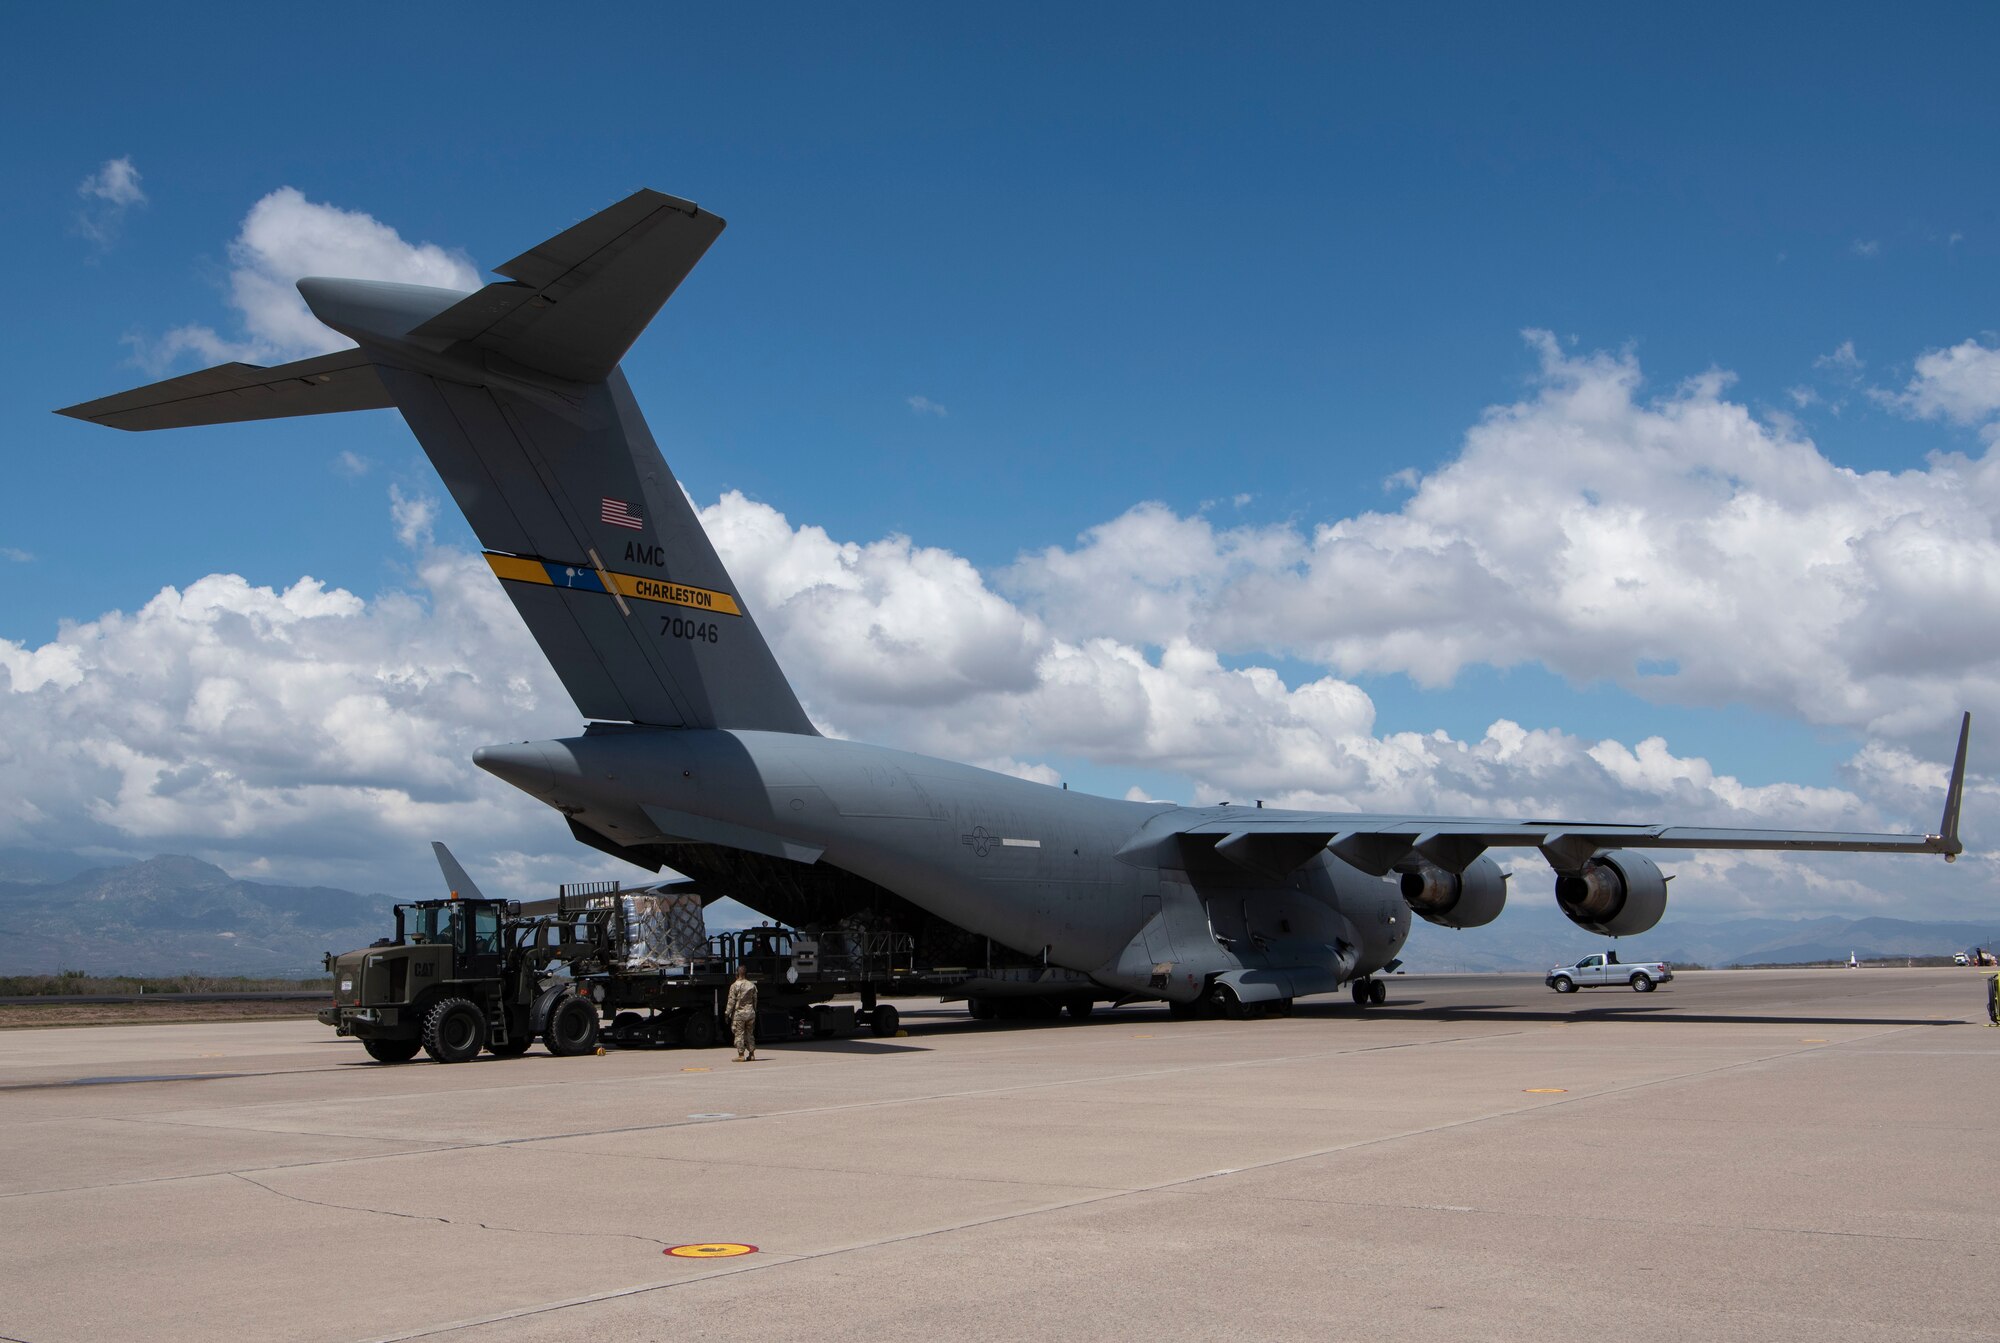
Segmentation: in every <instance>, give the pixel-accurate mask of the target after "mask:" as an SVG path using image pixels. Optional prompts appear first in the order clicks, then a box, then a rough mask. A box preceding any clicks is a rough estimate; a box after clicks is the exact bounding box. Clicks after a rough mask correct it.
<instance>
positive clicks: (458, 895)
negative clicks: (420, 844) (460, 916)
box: [431, 840, 486, 900]
mask: <svg viewBox="0 0 2000 1343" xmlns="http://www.w3.org/2000/svg"><path fill="white" fill-rule="evenodd" d="M431 851H432V852H433V853H435V854H437V860H438V866H439V867H440V868H442V869H444V884H445V885H446V887H448V888H449V889H450V891H451V897H452V899H454V900H484V899H485V898H486V897H485V896H484V895H482V894H481V893H480V890H479V887H478V885H477V884H475V883H474V882H473V880H472V878H471V877H469V876H467V875H466V872H465V869H464V868H462V867H460V866H459V865H458V859H456V858H454V857H452V856H451V850H450V849H447V848H446V847H445V846H444V845H442V844H440V843H439V842H438V841H436V840H432V841H431Z"/></svg>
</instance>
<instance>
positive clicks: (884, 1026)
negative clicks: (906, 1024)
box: [868, 1003, 902, 1039]
mask: <svg viewBox="0 0 2000 1343" xmlns="http://www.w3.org/2000/svg"><path fill="white" fill-rule="evenodd" d="M901 1023H902V1016H901V1014H900V1013H898V1012H897V1011H896V1009H895V1008H893V1007H891V1006H890V1005H889V1004H888V1003H883V1004H882V1005H881V1006H879V1007H877V1008H876V1009H875V1010H874V1011H873V1012H871V1013H869V1015H868V1029H869V1030H871V1031H873V1032H875V1034H876V1035H878V1036H880V1037H882V1038H884V1039H887V1038H889V1037H891V1036H893V1035H895V1033H896V1028H897V1026H899V1025H900V1024H901Z"/></svg>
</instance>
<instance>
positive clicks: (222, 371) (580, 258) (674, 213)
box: [62, 191, 815, 734]
mask: <svg viewBox="0 0 2000 1343" xmlns="http://www.w3.org/2000/svg"><path fill="white" fill-rule="evenodd" d="M722 229H723V221H722V220H720V219H718V218H716V217H715V216H714V215H712V214H708V213H706V212H704V211H702V210H700V209H699V208H697V207H696V206H694V205H692V204H691V203H689V202H687V201H683V200H679V199H677V198H675V197H672V196H666V195H662V194H661V193H659V192H656V191H641V192H638V193H636V194H634V195H632V196H630V197H627V198H626V199H625V200H623V201H620V202H619V203H618V204H616V205H613V206H612V207H610V208H609V209H607V210H604V211H601V212H599V213H598V214H596V215H593V216H591V217H590V218H589V219H586V220H584V221H583V222H582V223H580V224H577V225H575V226H573V227H571V228H569V229H567V230H565V231H563V232H562V233H559V234H557V235H556V236H555V237H553V238H551V239H549V240H548V241H547V242H545V243H542V244H541V245H540V246H538V247H534V248H531V249H530V250H528V251H527V252H524V253H522V254H521V255H520V256H518V257H516V258H514V259H513V260H512V261H509V262H508V263H507V264H506V266H504V267H502V268H501V273H502V274H506V275H509V276H511V277H512V278H511V279H510V280H509V281H508V282H507V283H503V284H493V285H488V286H486V288H484V289H482V290H480V291H478V292H477V293H474V294H470V295H467V294H462V293H459V292H457V291H455V290H445V289H430V288H424V287H419V286H415V285H402V284H386V283H380V282H373V281H365V280H332V279H316V278H313V279H305V280H301V281H299V292H300V294H301V295H303V296H304V298H305V300H306V303H307V305H308V306H309V307H311V309H312V310H313V313H314V315H315V316H317V317H318V318H319V319H320V320H321V321H322V322H324V323H326V325H327V326H329V327H331V328H333V329H334V330H336V331H338V332H340V333H341V334H343V335H345V336H348V337H350V338H351V339H353V340H354V341H356V342H357V343H358V346H359V348H357V349H353V350H345V351H340V352H338V353H335V354H329V355H322V356H319V357H318V358H316V359H307V360H301V361H299V362H298V363H295V364H286V365H282V366H280V367H277V368H271V369H258V368H253V367H251V366H249V365H243V364H230V365H223V366H222V367H221V368H215V369H208V370H205V371H203V372H201V373H194V374H189V375H187V376H186V377H183V378H175V379H171V380H169V381H167V382H163V383H156V384H154V385H153V386H151V387H142V388H139V389H137V390H135V391H132V392H126V393H121V394H120V395H118V396H112V397H105V398H103V399H101V400H98V401H92V402H88V403H86V404H84V405H81V406H72V407H70V408H69V409H68V410H66V411H64V412H62V413H63V414H67V415H72V416H75V417H76V418H78V419H87V420H92V421H95V422H98V423H102V424H110V425H114V426H116V427H118V428H124V429H159V428H170V427H174V426H180V425H192V424H216V423H223V422H227V421H232V420H241V419H264V418H271V417H275V416H283V415H305V414H316V413H319V412H321V411H327V410H362V409H373V408H376V407H384V406H394V407H395V408H396V409H397V410H399V411H401V412H402V414H403V418H404V420H406V421H407V422H408V424H409V426H410V429H411V432H413V433H414V434H415V435H416V437H417V441H418V442H420V443H421V444H422V445H423V448H424V451H425V453H426V454H428V455H429V457H430V459H431V463H432V465H434V466H435V467H436V468H437V471H438V474H439V476H441V477H442V478H443V480H444V483H445V487H446V488H447V489H448V490H450V491H451V495H452V498H453V499H454V500H455V501H456V502H457V504H458V506H459V508H460V509H461V510H462V511H463V512H464V514H465V516H466V519H467V521H469V522H470V523H471V524H472V530H473V532H474V533H475V534H476V535H477V536H478V538H479V541H480V544H481V545H482V546H483V547H484V548H485V550H486V560H487V563H488V565H489V566H490V568H491V569H492V571H493V574H494V576H495V577H496V578H498V579H499V580H500V583H501V586H502V587H503V588H504V589H505V590H506V592H507V594H508V596H509V597H511V598H512V599H513V602H514V605H515V607H516V609H517V610H519V611H520V613H521V616H522V619H523V620H525V621H526V622H527V625H528V629H529V631H530V632H531V633H532V634H533V635H534V636H535V640H536V642H537V643H539V644H540V645H541V649H542V652H543V653H544V654H545V655H546V656H547V657H548V659H549V661H550V663H551V664H552V665H553V666H554V668H555V670H556V674H557V675H558V676H559V677H561V678H562V682H563V686H564V688H565V689H567V690H568V691H569V693H570V697H571V698H572V699H574V700H575V701H576V705H577V708H578V709H579V710H580V711H581V712H582V713H583V715H584V716H585V717H586V718H595V719H603V720H607V721H612V722H631V723H642V724H648V725H658V726H665V727H703V728H715V727H720V728H755V729H763V730H768V731H775V732H793V733H802V734H815V729H814V728H813V726H812V722H811V720H810V719H808V718H807V717H806V713H805V710H804V708H803V707H801V705H800V704H799V701H798V696H797V695H796V694H795V693H794V692H793V690H792V688H791V686H790V685H789V684H788V683H787V682H786V680H785V677H784V673H783V672H781V671H780V670H779V669H778V664H777V660H776V658H775V657H773V656H772V653H771V650H770V647H769V645H768V644H766V643H765V641H764V637H763V635H762V633H761V632H760V631H759V630H758V628H757V625H756V622H755V621H754V620H753V619H752V618H751V616H750V614H749V612H748V610H747V609H746V608H745V606H744V603H743V600H742V596H741V594H740V593H739V592H738V590H737V588H736V585H735V582H734V580H732V579H731V578H730V576H729V574H728V572H727V571H726V570H725V569H724V568H723V566H722V561H721V559H720V557H719V556H717V555H716V553H715V547H714V546H713V545H712V544H711V543H710V541H709V539H708V536H707V534H706V533H705V532H704V531H703V530H702V527H701V521H700V519H699V518H697V517H696V516H695V513H694V510H693V508H692V507H691V506H690V505H689V503H688V500H687V495H686V494H685V493H684V492H683V491H682V489H681V487H680V482H679V481H677V480H676V479H675V478H674V475H673V472H672V471H671V470H669V469H668V467H667V464H666V461H665V459H664V458H663V457H662V456H661V455H660V450H659V447H658V446H657V445H656V444H655V443H654V441H653V437H652V433H651V431H650V430H649V429H648V428H647V427H646V421H645V418H644V416H642V415H641V414H640V412H639V407H638V403H637V402H636V401H635V400H634V399H633V397H632V391H631V388H630V387H629V386H628V385H627V384H626V381H625V376H624V374H623V373H622V372H621V371H619V369H618V367H617V365H618V361H619V359H620V358H621V357H622V356H623V355H624V353H625V351H626V350H627V349H628V348H629V347H630V346H631V344H632V342H633V340H634V339H635V338H636V337H637V336H638V334H639V332H640V331H641V330H643V329H644V327H645V325H646V323H647V322H648V321H650V320H651V319H652V317H653V315H654V314H655V313H657V312H658V311H659V309H660V307H661V305H662V304H664V303H665V302H666V301H667V299H668V297H669V296H671V295H672V294H673V292H674V290H675V289H676V288H677V287H678V286H679V285H680V283H681V281H682V279H683V278H685V277H686V275H687V274H688V272H689V270H691V269H692V268H693V266H694V265H695V263H696V262H697V261H699V260H700V259H701V257H702V255H703V253H705V252H706V251H707V250H708V246H709V244H710V243H712V242H713V241H714V240H715V238H716V236H717V235H718V234H720V233H721V232H722Z"/></svg>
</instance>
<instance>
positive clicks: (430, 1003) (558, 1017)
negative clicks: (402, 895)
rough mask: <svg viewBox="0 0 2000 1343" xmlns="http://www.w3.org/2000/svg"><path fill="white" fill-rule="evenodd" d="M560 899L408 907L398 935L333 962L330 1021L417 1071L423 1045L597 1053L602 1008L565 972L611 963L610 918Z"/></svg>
mask: <svg viewBox="0 0 2000 1343" xmlns="http://www.w3.org/2000/svg"><path fill="white" fill-rule="evenodd" d="M553 903H554V904H555V905H556V906H557V907H556V908H555V909H552V910H547V911H545V912H537V913H534V914H524V913H523V911H522V909H521V906H520V905H519V904H515V903H511V902H508V901H504V900H488V899H485V898H484V897H479V896H474V897H471V898H463V897H461V896H459V895H456V894H454V895H453V896H452V897H451V898H450V899H448V900H419V901H416V902H414V903H411V904H406V905H398V906H396V935H395V937H394V938H384V939H383V940H382V941H380V942H377V943H375V944H374V945H373V946H370V947H365V948H363V949H361V950H359V951H350V952H347V953H345V954H344V955H334V954H332V953H329V954H328V955H327V958H326V967H327V969H328V971H330V972H331V973H332V975H333V1006H332V1007H331V1008H330V1009H328V1010H327V1011H324V1012H322V1013H320V1018H321V1020H323V1021H325V1022H326V1023H327V1024H328V1025H330V1026H333V1027H335V1028H336V1029H337V1030H338V1031H339V1032H340V1033H341V1034H342V1035H349V1036H353V1037H354V1038H356V1039H358V1040H360V1041H361V1045H362V1047H363V1048H364V1049H366V1050H367V1051H368V1056H369V1057H370V1058H373V1059H376V1060H378V1061H379V1062H382V1063H407V1062H409V1061H410V1060H411V1059H413V1058H415V1057H416V1056H417V1051H418V1050H420V1049H421V1050H422V1051H423V1052H424V1053H426V1054H428V1055H430V1056H431V1058H433V1059H435V1060H436V1061H437V1062H439V1063H464V1062H466V1061H467V1060H469V1059H472V1058H475V1057H477V1056H478V1054H479V1052H480V1050H482V1049H484V1050H487V1051H489V1052H491V1053H493V1054H496V1055H499V1056H500V1057H502V1058H512V1057H515V1056H518V1055H520V1054H524V1053H526V1052H527V1050H528V1046H529V1045H531V1044H532V1043H534V1041H536V1040H538V1039H539V1040H541V1041H542V1043H543V1044H544V1045H546V1046H547V1047H548V1051H549V1052H550V1053H551V1054H555V1055H558V1056H563V1055H572V1054H587V1053H590V1052H592V1051H594V1050H595V1049H596V1048H597V1024H598V1011H597V1005H596V1004H595V1003H593V1002H591V1001H590V1000H589V999H587V998H584V997H582V996H580V995H578V994H577V993H576V991H575V988H574V984H573V981H572V980H571V979H569V978H567V977H561V978H558V977H555V975H554V971H555V968H556V967H557V966H563V967H565V968H575V967H579V966H582V965H589V964H594V963H596V962H597V961H598V960H600V959H601V957H602V954H603V949H604V947H605V943H606V931H607V929H606V925H607V923H608V920H609V918H610V914H611V910H610V909H609V908H608V907H606V905H605V902H603V901H594V902H587V901H574V902H572V901H571V900H569V899H568V898H566V897H565V898H563V899H559V900H557V901H556V902H553Z"/></svg>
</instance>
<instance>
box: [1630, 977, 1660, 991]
mask: <svg viewBox="0 0 2000 1343" xmlns="http://www.w3.org/2000/svg"><path fill="white" fill-rule="evenodd" d="M1654 987H1655V985H1654V984H1653V981H1652V980H1651V979H1649V978H1647V977H1646V976H1645V975H1633V976H1632V992H1634V993H1651V992H1652V991H1653V989H1654Z"/></svg>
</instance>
